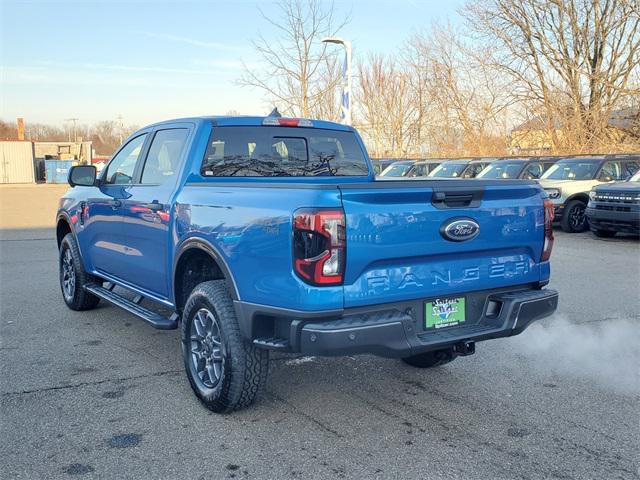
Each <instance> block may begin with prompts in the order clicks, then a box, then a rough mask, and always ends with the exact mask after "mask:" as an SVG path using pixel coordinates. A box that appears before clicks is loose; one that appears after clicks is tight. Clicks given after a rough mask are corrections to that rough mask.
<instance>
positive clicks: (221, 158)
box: [201, 126, 369, 177]
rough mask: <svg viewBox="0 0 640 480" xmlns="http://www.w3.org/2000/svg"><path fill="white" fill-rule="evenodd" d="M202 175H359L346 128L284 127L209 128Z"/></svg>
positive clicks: (360, 160) (359, 160) (356, 148)
mask: <svg viewBox="0 0 640 480" xmlns="http://www.w3.org/2000/svg"><path fill="white" fill-rule="evenodd" d="M201 173H202V175H204V176H207V177H306V176H363V175H368V173H369V169H368V167H367V162H366V160H365V158H364V154H363V152H362V149H361V148H360V145H359V144H358V142H357V140H356V137H355V135H354V134H353V133H352V132H341V131H336V130H324V129H317V128H290V127H271V126H261V127H255V126H254V127H249V126H247V127H214V128H213V129H212V131H211V137H210V138H209V144H208V146H207V151H206V153H205V156H204V160H203V162H202V169H201Z"/></svg>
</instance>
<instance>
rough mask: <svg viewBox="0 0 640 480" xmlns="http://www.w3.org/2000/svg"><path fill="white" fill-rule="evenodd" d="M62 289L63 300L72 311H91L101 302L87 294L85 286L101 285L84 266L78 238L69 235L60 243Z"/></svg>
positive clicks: (59, 259)
mask: <svg viewBox="0 0 640 480" xmlns="http://www.w3.org/2000/svg"><path fill="white" fill-rule="evenodd" d="M58 261H59V268H60V289H61V290H62V298H64V303H66V304H67V307H69V308H70V309H71V310H91V309H92V308H95V307H96V306H97V305H98V303H99V302H100V298H98V297H96V296H95V295H93V294H91V293H89V292H87V291H86V290H85V289H84V286H85V285H87V284H90V283H100V280H99V279H98V278H96V277H94V276H93V275H90V274H88V273H87V272H86V271H85V269H84V266H83V265H82V259H81V258H80V250H79V249H78V244H77V243H76V238H75V237H74V236H73V234H72V233H68V234H67V235H65V237H64V238H63V239H62V242H60V254H59V258H58Z"/></svg>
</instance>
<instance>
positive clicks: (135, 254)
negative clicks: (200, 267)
mask: <svg viewBox="0 0 640 480" xmlns="http://www.w3.org/2000/svg"><path fill="white" fill-rule="evenodd" d="M189 132H190V130H189V128H188V127H184V128H178V127H176V128H163V129H160V130H157V131H156V132H155V133H154V134H153V138H152V140H151V143H150V146H149V149H148V153H147V155H146V160H145V161H144V163H143V165H142V168H141V169H140V171H139V172H137V173H136V176H137V177H138V176H139V178H140V180H139V181H138V182H136V184H135V185H133V186H132V187H131V188H130V189H129V190H128V192H129V196H128V197H127V198H126V199H125V200H124V201H123V207H122V214H123V224H122V236H123V241H124V244H125V245H126V248H125V251H126V255H127V265H128V273H127V278H126V280H127V282H129V283H132V284H133V285H135V286H136V287H138V288H140V289H142V290H145V291H147V292H150V293H152V294H154V295H155V296H158V297H161V298H164V299H168V298H169V297H170V295H169V288H170V284H171V282H170V278H169V275H168V272H170V271H171V265H170V264H169V263H170V259H169V251H168V248H169V242H170V231H169V227H170V217H171V214H172V212H171V204H172V200H173V195H174V193H175V190H176V186H177V182H178V176H179V174H180V171H181V164H182V161H183V156H185V153H186V152H185V150H186V149H185V145H186V143H187V138H188V136H189Z"/></svg>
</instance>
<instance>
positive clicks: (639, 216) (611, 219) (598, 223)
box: [586, 207, 640, 233]
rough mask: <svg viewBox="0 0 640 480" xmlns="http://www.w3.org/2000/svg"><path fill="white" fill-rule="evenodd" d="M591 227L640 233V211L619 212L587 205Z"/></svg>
mask: <svg viewBox="0 0 640 480" xmlns="http://www.w3.org/2000/svg"><path fill="white" fill-rule="evenodd" d="M586 214H587V219H588V220H589V224H590V225H591V227H593V228H596V229H601V230H611V231H615V232H629V233H640V212H639V211H635V212H634V211H631V212H617V211H615V210H601V209H596V208H589V207H587V211H586Z"/></svg>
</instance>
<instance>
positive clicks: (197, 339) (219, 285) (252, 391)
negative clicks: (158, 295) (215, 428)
mask: <svg viewBox="0 0 640 480" xmlns="http://www.w3.org/2000/svg"><path fill="white" fill-rule="evenodd" d="M182 356H183V359H184V366H185V369H186V372H187V377H188V378H189V383H190V384H191V388H192V389H193V391H194V392H195V394H196V396H197V397H198V398H199V399H200V401H202V403H203V404H204V405H205V406H206V407H207V408H208V409H210V410H212V411H214V412H216V413H225V412H230V411H233V410H239V409H241V408H243V407H246V406H248V405H250V404H251V403H253V401H254V400H255V398H256V396H257V395H258V393H259V391H260V390H261V389H262V388H263V387H264V385H265V384H266V380H267V372H268V370H269V352H268V351H267V350H262V349H259V348H256V347H255V346H254V345H253V344H251V343H249V342H248V341H246V340H245V339H244V338H243V337H242V335H241V333H240V328H239V326H238V321H237V319H236V314H235V309H234V308H233V302H232V300H231V298H230V297H229V293H228V290H227V286H226V283H225V282H224V280H213V281H209V282H203V283H201V284H199V285H198V286H197V287H196V288H195V289H194V290H193V292H192V293H191V295H190V296H189V299H188V300H187V303H186V305H185V308H184V313H183V316H182Z"/></svg>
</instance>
